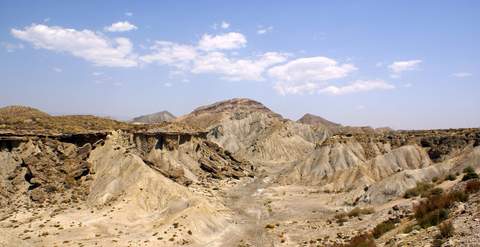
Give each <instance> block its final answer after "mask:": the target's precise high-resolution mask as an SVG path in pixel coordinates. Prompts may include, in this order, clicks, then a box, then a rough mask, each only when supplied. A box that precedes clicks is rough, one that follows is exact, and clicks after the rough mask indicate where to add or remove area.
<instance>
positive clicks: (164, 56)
mask: <svg viewBox="0 0 480 247" xmlns="http://www.w3.org/2000/svg"><path fill="white" fill-rule="evenodd" d="M150 49H152V50H153V51H154V52H153V53H151V54H148V55H145V56H141V57H140V59H141V60H142V61H143V62H146V63H152V62H158V63H159V64H168V65H173V66H176V67H179V68H186V66H188V65H189V63H190V62H191V61H193V60H194V59H195V58H196V57H197V51H196V50H195V47H193V46H190V45H182V44H177V43H173V42H169V41H156V42H155V45H153V46H152V47H150Z"/></svg>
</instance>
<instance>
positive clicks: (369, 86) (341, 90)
mask: <svg viewBox="0 0 480 247" xmlns="http://www.w3.org/2000/svg"><path fill="white" fill-rule="evenodd" d="M394 88H395V86H394V85H392V84H389V83H387V82H385V81H383V80H367V81H364V80H358V81H354V82H352V83H350V84H347V85H344V86H333V85H332V86H328V87H326V88H323V89H320V90H319V92H320V93H327V94H332V95H344V94H351V93H358V92H368V91H373V90H389V89H394Z"/></svg>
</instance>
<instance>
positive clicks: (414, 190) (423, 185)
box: [403, 182, 433, 198]
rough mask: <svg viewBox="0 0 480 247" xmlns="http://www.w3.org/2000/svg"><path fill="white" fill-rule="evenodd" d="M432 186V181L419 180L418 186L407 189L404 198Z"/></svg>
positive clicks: (420, 193)
mask: <svg viewBox="0 0 480 247" xmlns="http://www.w3.org/2000/svg"><path fill="white" fill-rule="evenodd" d="M431 188H433V185H432V184H431V183H423V182H419V183H417V186H416V187H415V188H411V189H409V190H407V191H405V195H404V196H403V197H404V198H411V197H416V196H419V195H422V194H423V193H425V192H427V191H429V190H430V189H431Z"/></svg>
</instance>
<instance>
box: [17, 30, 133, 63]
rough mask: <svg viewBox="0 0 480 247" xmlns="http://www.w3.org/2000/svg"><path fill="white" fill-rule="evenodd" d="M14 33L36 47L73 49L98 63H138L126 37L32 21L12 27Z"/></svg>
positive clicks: (79, 55)
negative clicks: (28, 23)
mask: <svg viewBox="0 0 480 247" xmlns="http://www.w3.org/2000/svg"><path fill="white" fill-rule="evenodd" d="M11 33H12V35H13V36H14V37H16V38H18V39H21V40H24V41H27V42H30V43H32V44H33V45H34V46H35V47H36V48H43V49H47V50H53V51H58V52H66V53H70V54H72V55H73V56H76V57H80V58H83V59H85V60H87V61H89V62H92V63H94V64H95V65H97V66H107V67H134V66H137V65H138V63H137V61H136V56H135V54H133V53H132V43H131V42H130V40H129V39H127V38H116V39H113V40H111V39H108V38H107V37H105V36H103V35H102V34H97V33H95V32H92V31H90V30H82V31H77V30H75V29H70V28H63V27H58V26H46V25H37V24H32V25H31V26H28V27H25V28H24V29H23V30H18V29H12V30H11Z"/></svg>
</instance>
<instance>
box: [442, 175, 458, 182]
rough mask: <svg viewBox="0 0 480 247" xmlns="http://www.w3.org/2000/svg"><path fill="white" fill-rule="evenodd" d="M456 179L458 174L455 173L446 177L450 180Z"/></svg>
mask: <svg viewBox="0 0 480 247" xmlns="http://www.w3.org/2000/svg"><path fill="white" fill-rule="evenodd" d="M455 179H457V176H455V175H454V174H448V175H447V177H446V178H445V180H449V181H454V180H455Z"/></svg>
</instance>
